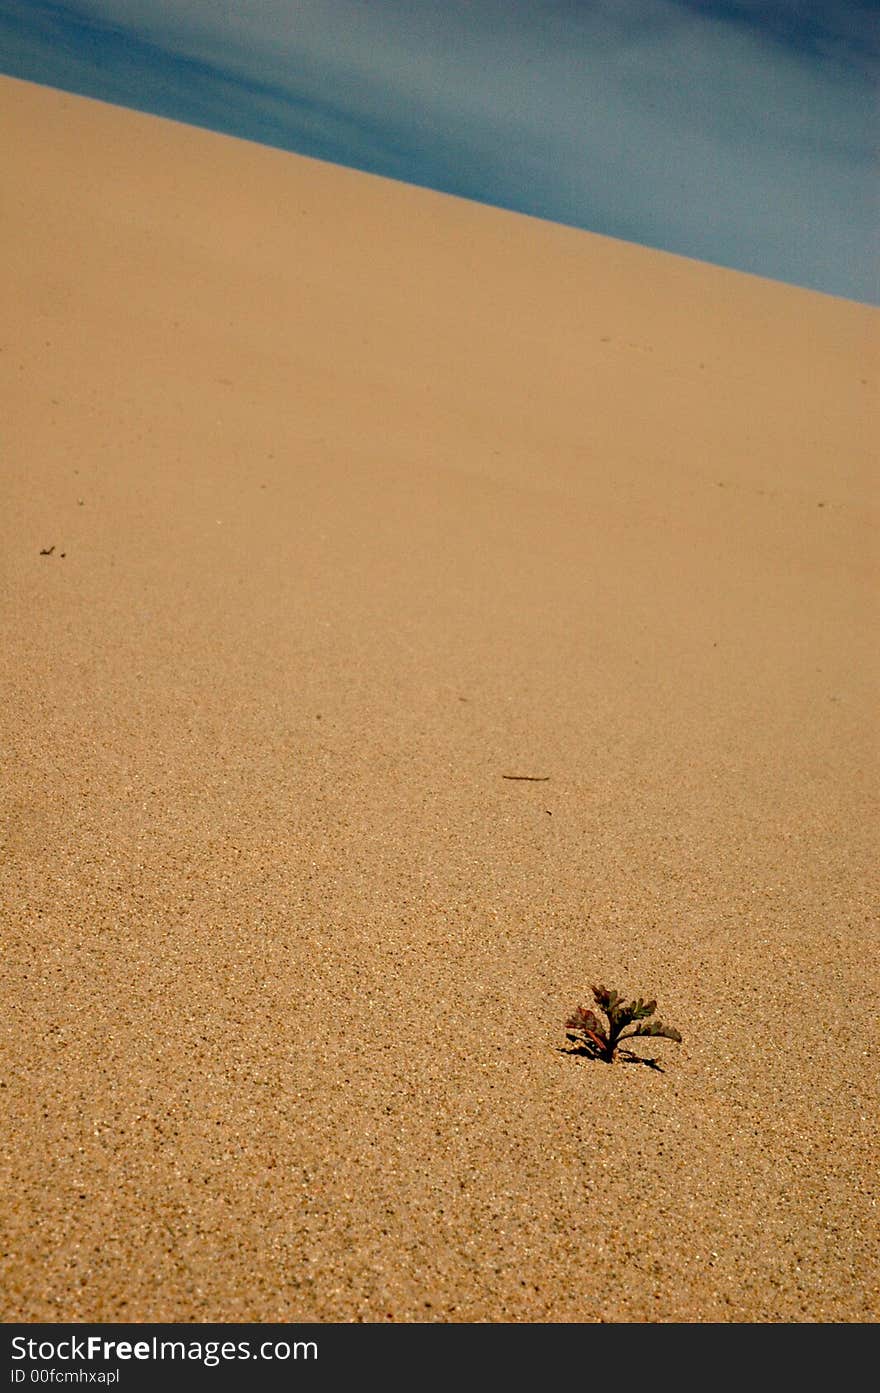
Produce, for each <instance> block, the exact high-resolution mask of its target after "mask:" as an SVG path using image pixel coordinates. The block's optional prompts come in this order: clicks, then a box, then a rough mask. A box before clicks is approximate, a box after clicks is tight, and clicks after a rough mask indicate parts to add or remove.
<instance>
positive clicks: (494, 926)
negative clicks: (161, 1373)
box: [0, 79, 878, 1321]
mask: <svg viewBox="0 0 880 1393" xmlns="http://www.w3.org/2000/svg"><path fill="white" fill-rule="evenodd" d="M0 118H2V123H3V128H4V131H5V133H6V146H7V150H8V151H9V152H11V158H9V157H8V158H7V159H6V161H5V162H4V166H3V172H2V176H0V177H2V181H3V206H4V216H3V221H2V239H3V261H4V266H5V272H6V276H5V279H6V281H7V289H8V295H7V306H8V309H7V311H6V313H5V315H4V324H3V327H2V340H0V343H2V352H0V382H2V398H3V404H2V420H3V425H2V451H3V453H2V484H3V489H2V492H3V506H2V509H0V541H2V558H3V577H2V590H0V605H2V629H3V655H2V675H3V692H2V713H3V714H2V731H3V737H2V738H3V758H2V768H0V781H2V792H3V806H2V835H3V854H2V870H0V876H2V892H0V894H2V906H3V921H4V927H3V958H2V978H3V983H2V991H3V999H4V1001H5V1002H6V1003H8V1009H4V1012H3V1016H2V1022H0V1034H2V1041H3V1066H2V1075H0V1078H2V1083H3V1088H2V1090H0V1098H2V1108H3V1112H4V1114H5V1123H4V1127H5V1130H6V1132H7V1136H8V1145H7V1146H6V1148H5V1158H4V1162H3V1172H2V1175H0V1190H2V1194H3V1200H2V1210H3V1215H4V1223H5V1226H6V1229H7V1237H6V1239H5V1243H4V1252H5V1253H6V1255H7V1256H6V1258H5V1259H4V1269H5V1271H4V1273H3V1278H2V1282H0V1286H2V1290H3V1292H4V1293H5V1296H4V1298H3V1300H4V1306H3V1310H2V1314H3V1317H4V1319H6V1320H12V1319H25V1320H28V1321H37V1320H90V1321H95V1320H97V1321H101V1320H106V1321H109V1320H115V1319H131V1320H135V1321H148V1320H165V1321H188V1320H199V1321H209V1320H214V1321H218V1320H219V1321H223V1320H229V1321H233V1320H235V1321H246V1320H261V1321H277V1320H280V1321H287V1320H291V1321H294V1320H310V1319H318V1320H327V1321H331V1320H352V1319H366V1320H385V1319H394V1320H424V1319H428V1320H435V1319H436V1320H445V1321H449V1320H453V1321H456V1320H465V1321H476V1320H479V1321H482V1320H491V1321H523V1320H528V1321H532V1320H557V1321H594V1320H606V1321H675V1320H693V1321H727V1320H734V1321H802V1320H809V1321H869V1320H875V1319H876V1318H877V1315H878V1242H877V1240H878V1233H877V1211H876V1208H875V1207H874V1201H873V1199H872V1193H871V1192H872V1188H873V1182H874V1181H875V1180H876V1166H877V1159H878V1158H877V1154H876V1136H877V1126H876V1120H877V1102H878V1100H877V1091H878V1085H877V1080H878V1057H877V1056H878V1039H877V1031H876V1020H877V1011H878V1000H877V995H878V994H877V972H876V942H877V940H876V930H877V918H876V897H875V894H874V893H873V892H874V890H875V889H876V884H875V883H872V875H873V869H872V868H873V866H874V864H875V862H876V857H877V851H878V846H877V840H878V839H877V835H876V834H877V825H878V824H877V817H876V805H875V795H876V790H877V772H878V771H877V740H876V710H877V707H876V700H877V695H878V682H877V671H876V663H877V644H876V633H877V619H878V615H877V603H876V600H877V593H878V592H877V577H876V569H877V564H876V563H877V550H878V549H877V535H878V534H877V516H876V511H872V501H873V500H872V497H871V492H872V487H873V483H874V481H873V478H872V464H871V462H872V457H873V456H874V453H875V450H876V444H877V418H876V401H877V398H876V368H877V361H876V339H875V338H874V325H875V313H874V312H873V311H871V310H869V309H867V308H865V307H862V306H859V305H856V304H854V303H849V302H846V301H843V300H836V299H833V298H831V297H827V296H821V295H817V294H813V293H808V292H805V291H799V290H796V289H792V288H789V287H784V286H781V285H777V284H774V283H771V282H768V281H762V280H760V279H758V278H755V277H750V276H746V275H742V274H737V273H733V272H728V271H721V270H717V269H713V268H710V267H708V266H704V265H701V264H699V263H696V262H689V261H686V260H683V259H679V258H676V257H672V256H668V255H663V254H659V253H654V252H649V251H645V250H642V249H639V248H636V247H633V246H629V245H626V244H624V243H619V242H613V241H609V240H606V239H603V238H600V237H594V236H590V235H588V234H586V233H583V232H578V231H573V230H569V229H565V228H561V227H557V226H553V225H550V224H545V223H540V222H538V221H535V220H531V219H529V218H526V217H522V216H517V215H513V214H509V213H504V212H500V211H497V210H493V209H489V208H485V207H481V206H478V205H475V204H470V203H467V202H464V201H460V200H456V199H454V198H450V197H445V196H441V195H437V194H433V193H430V192H427V191H424V190H417V189H412V188H408V187H405V186H403V185H399V184H394V183H392V182H389V181H386V180H382V179H378V178H374V177H370V176H367V175H363V174H358V173H353V172H348V171H345V170H342V169H339V168H335V167H332V166H330V165H322V164H320V163H316V162H313V161H310V160H307V159H302V158H298V157H296V156H293V155H289V154H285V153H281V152H278V151H273V150H269V149H264V148H259V147H256V146H252V145H248V144H246V143H244V142H239V141H235V140H232V139H229V138H224V137H219V136H215V135H212V134H209V133H206V132H204V131H198V130H195V129H190V128H187V127H184V126H181V125H176V124H174V123H172V122H168V121H162V120H159V119H156V118H153V117H148V116H143V115H138V114H135V113H131V112H125V111H122V110H118V109H115V108H112V107H110V106H104V105H101V104H99V103H96V102H90V101H87V100H84V99H81V98H77V97H72V96H67V95H64V94H62V93H60V92H54V91H50V90H47V89H41V88H39V87H34V86H31V85H28V84H26V83H22V82H17V81H13V80H11V79H4V80H2V82H0ZM51 547H54V548H55V550H54V551H53V552H52V554H51V555H46V556H42V555H41V554H40V553H41V550H42V549H49V548H51ZM62 553H64V555H63V556H62ZM510 774H519V775H532V776H540V777H542V778H544V779H545V780H546V782H540V783H538V782H523V781H513V780H510V779H505V778H504V777H503V776H504V775H510ZM593 981H600V982H601V981H604V982H606V983H607V984H608V985H609V986H612V987H617V988H620V989H622V990H625V991H627V992H631V993H633V994H636V995H638V994H639V993H643V994H649V993H650V994H651V995H654V996H656V997H657V999H658V1002H659V1005H658V1014H659V1015H660V1016H661V1017H662V1018H663V1019H664V1020H666V1021H667V1022H669V1023H671V1024H673V1025H676V1026H677V1027H678V1028H679V1029H680V1030H681V1032H682V1034H683V1036H684V1043H683V1044H682V1045H676V1044H674V1043H670V1042H664V1041H659V1042H656V1043H653V1042H651V1041H644V1042H643V1043H642V1046H641V1051H642V1053H643V1054H645V1055H655V1056H656V1057H657V1058H658V1060H659V1061H660V1063H661V1065H662V1066H663V1070H664V1072H662V1073H661V1072H658V1071H655V1070H651V1069H645V1068H638V1067H633V1066H631V1065H626V1064H623V1063H621V1064H616V1065H614V1066H613V1067H608V1066H607V1065H604V1064H602V1063H599V1062H595V1061H590V1060H588V1059H584V1058H578V1057H576V1056H571V1055H567V1054H566V1053H564V1052H563V1047H564V1046H565V1033H564V1029H563V1022H564V1020H565V1018H566V1016H567V1015H568V1014H569V1013H570V1011H571V1010H572V1008H573V1007H574V1006H575V1005H576V1004H577V1003H578V1002H579V1001H586V1000H587V999H588V997H589V983H590V982H593Z"/></svg>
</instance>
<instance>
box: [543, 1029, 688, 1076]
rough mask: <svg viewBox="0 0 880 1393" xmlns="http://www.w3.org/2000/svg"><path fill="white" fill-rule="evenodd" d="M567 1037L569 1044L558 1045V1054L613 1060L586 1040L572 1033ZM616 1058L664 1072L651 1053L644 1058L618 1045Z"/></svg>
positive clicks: (603, 1062)
mask: <svg viewBox="0 0 880 1393" xmlns="http://www.w3.org/2000/svg"><path fill="white" fill-rule="evenodd" d="M568 1039H569V1040H570V1041H571V1044H569V1045H559V1046H558V1049H559V1053H560V1054H573V1055H579V1056H580V1057H581V1058H582V1059H596V1060H599V1061H600V1062H601V1063H602V1064H611V1063H612V1062H613V1061H612V1060H610V1059H606V1058H605V1056H604V1055H603V1054H602V1053H601V1052H600V1051H599V1049H598V1047H597V1046H596V1045H593V1044H591V1043H590V1042H589V1041H588V1040H579V1039H578V1038H577V1037H576V1036H574V1035H569V1037H568ZM617 1058H618V1059H620V1060H621V1061H622V1063H624V1064H644V1065H645V1066H646V1068H648V1069H653V1070H654V1071H655V1072H656V1073H658V1074H665V1073H666V1070H665V1069H664V1068H663V1065H662V1064H661V1063H660V1061H659V1059H655V1058H654V1057H653V1055H652V1056H649V1057H647V1058H646V1057H645V1056H644V1055H642V1054H636V1053H635V1051H634V1050H628V1049H625V1048H624V1047H623V1046H620V1047H619V1048H618V1050H617Z"/></svg>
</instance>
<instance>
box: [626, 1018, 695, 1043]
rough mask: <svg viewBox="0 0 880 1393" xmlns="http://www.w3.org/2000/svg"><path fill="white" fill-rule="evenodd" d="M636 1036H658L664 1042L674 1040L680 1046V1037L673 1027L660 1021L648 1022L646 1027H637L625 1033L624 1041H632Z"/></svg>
mask: <svg viewBox="0 0 880 1393" xmlns="http://www.w3.org/2000/svg"><path fill="white" fill-rule="evenodd" d="M637 1035H659V1036H661V1037H662V1038H663V1039H664V1040H676V1041H678V1043H679V1044H681V1035H680V1034H679V1032H678V1031H677V1030H676V1029H675V1027H674V1026H671V1025H664V1024H663V1022H662V1021H649V1022H648V1024H647V1025H637V1026H636V1027H635V1029H634V1030H630V1031H628V1032H627V1035H626V1037H625V1038H626V1039H627V1040H634V1039H635V1037H636V1036H637Z"/></svg>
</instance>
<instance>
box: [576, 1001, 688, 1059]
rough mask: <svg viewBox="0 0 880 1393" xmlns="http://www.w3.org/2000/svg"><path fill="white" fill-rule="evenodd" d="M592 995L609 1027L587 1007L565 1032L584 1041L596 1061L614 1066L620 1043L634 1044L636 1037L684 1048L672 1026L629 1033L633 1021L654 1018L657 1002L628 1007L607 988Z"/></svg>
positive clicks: (659, 1025) (640, 1028)
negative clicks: (656, 1038)
mask: <svg viewBox="0 0 880 1393" xmlns="http://www.w3.org/2000/svg"><path fill="white" fill-rule="evenodd" d="M592 992H593V997H594V999H595V1002H596V1005H597V1006H598V1007H599V1009H600V1010H601V1012H602V1014H603V1016H605V1018H606V1019H607V1021H608V1024H607V1026H606V1025H603V1024H602V1022H601V1021H600V1020H599V1017H598V1016H597V1015H596V1013H595V1011H591V1010H589V1009H588V1008H587V1007H586V1006H579V1007H578V1008H577V1010H576V1011H575V1013H574V1015H573V1016H570V1017H569V1019H568V1020H567V1021H566V1022H565V1028H566V1030H567V1031H568V1032H569V1039H570V1040H576V1039H577V1038H578V1036H581V1037H583V1038H582V1039H581V1041H580V1043H581V1045H582V1046H585V1048H586V1049H587V1051H588V1053H590V1054H592V1055H594V1057H595V1058H597V1059H604V1060H605V1063H606V1064H613V1062H614V1056H615V1054H616V1053H617V1049H618V1046H619V1045H620V1043H621V1041H622V1040H633V1039H635V1037H636V1036H637V1035H655V1036H657V1035H659V1036H662V1037H663V1039H664V1040H677V1041H678V1042H679V1044H681V1036H680V1035H679V1033H678V1031H677V1030H675V1029H674V1028H673V1027H672V1026H671V1025H664V1024H663V1022H662V1021H648V1022H647V1023H646V1024H640V1025H635V1026H634V1027H633V1029H632V1030H627V1028H626V1027H627V1026H628V1025H633V1022H634V1021H641V1022H644V1021H645V1020H646V1017H648V1016H653V1014H654V1012H655V1011H656V1009H657V1003H656V1001H643V1000H642V998H641V997H639V999H638V1001H630V1002H628V1003H627V1002H625V1001H624V999H623V997H622V996H618V994H617V992H611V991H609V990H608V988H607V987H593V988H592ZM572 1032H573V1033H572Z"/></svg>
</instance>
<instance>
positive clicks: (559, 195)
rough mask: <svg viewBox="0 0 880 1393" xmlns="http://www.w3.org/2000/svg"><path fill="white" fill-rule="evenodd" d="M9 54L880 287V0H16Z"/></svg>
mask: <svg viewBox="0 0 880 1393" xmlns="http://www.w3.org/2000/svg"><path fill="white" fill-rule="evenodd" d="M0 70H2V71H4V72H7V73H10V74H12V75H13V76H18V77H25V78H29V79H30V80H32V81H36V82H44V83H48V84H50V85H52V86H56V87H63V88H67V89H69V90H71V91H75V92H82V93H85V94H87V95H90V96H95V97H100V98H102V99H104V100H107V101H112V102H118V103H120V104H122V105H126V106H132V107H137V108H140V109H141V110H146V111H155V112H158V113H160V114H162V115H165V116H172V117H175V118H177V119H179V120H183V121H189V122H193V123H195V124H197V125H202V126H208V127H211V128H212V129H215V130H219V131H226V132H228V133H230V134H234V135H240V136H245V137H246V138H249V139H252V140H258V141H262V142H265V143H268V144H272V145H278V146H281V147H282V148H285V149H289V150H295V151H299V152H301V153H303V154H307V155H313V156H316V157H318V158H320V159H325V160H332V161H335V162H337V163H340V164H346V165H351V166H353V167H355V168H359V169H366V170H370V171H372V172H374V173H379V174H385V175H389V176H391V177H392V178H395V179H403V180H406V181H408V182H411V183H416V184H422V185H426V186H428V187H432V188H437V189H442V190H444V191H446V192H450V193H456V194H461V195H464V196H465V197H468V198H475V199H478V200H480V201H481V202H485V203H494V204H498V205H500V206H502V207H505V208H513V209H517V210H519V211H522V212H528V213H532V214H535V215H537V216H539V217H545V218H551V219H553V220H555V221H558V222H565V223H571V224H573V225H574V226H576V227H583V228H586V229H588V230H590V231H593V232H601V233H604V234H606V235H608V236H612V237H624V238H626V239H628V240H629V241H634V242H640V243H643V244H645V245H647V246H652V247H661V248H663V249H665V250H667V251H674V252H678V253H680V254H682V255H685V256H693V257H698V258H700V259H701V260H704V261H711V262H715V263H717V264H719V265H724V266H732V267H735V268H737V269H740V270H746V271H753V272H756V273H757V274H759V275H763V276H770V277H773V278H774V279H778V280H784V281H788V282H791V283H793V284H796V285H803V286H808V287H811V288H813V289H817V290H823V291H826V292H829V293H831V294H835V295H843V296H846V297H848V298H851V299H856V300H863V301H868V302H872V303H877V302H880V293H878V292H880V277H878V256H877V228H878V204H880V200H878V188H880V185H878V163H877V136H878V119H877V117H878V106H877V92H878V75H880V55H878V8H877V3H876V0H871V2H870V3H867V2H866V0H705V2H703V0H71V3H57V4H56V3H39V0H0Z"/></svg>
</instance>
